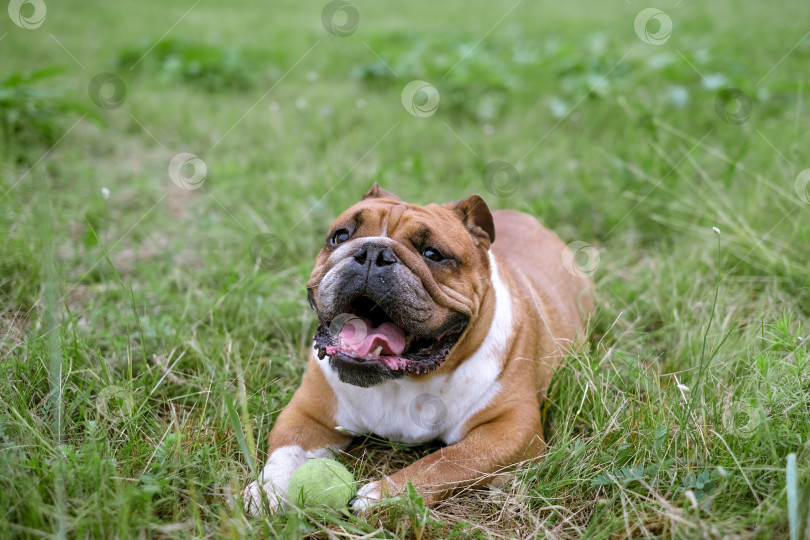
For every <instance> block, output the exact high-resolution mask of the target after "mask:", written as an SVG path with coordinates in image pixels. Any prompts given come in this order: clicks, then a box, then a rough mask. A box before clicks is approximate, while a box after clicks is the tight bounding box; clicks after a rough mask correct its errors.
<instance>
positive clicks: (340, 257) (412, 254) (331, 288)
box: [307, 184, 495, 387]
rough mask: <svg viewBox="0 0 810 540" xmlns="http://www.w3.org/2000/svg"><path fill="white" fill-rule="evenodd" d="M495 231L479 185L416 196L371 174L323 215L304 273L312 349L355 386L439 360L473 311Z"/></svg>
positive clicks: (422, 368)
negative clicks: (436, 199) (359, 196)
mask: <svg viewBox="0 0 810 540" xmlns="http://www.w3.org/2000/svg"><path fill="white" fill-rule="evenodd" d="M494 240H495V227H494V224H493V221H492V214H491V213H490V211H489V208H488V207H487V205H486V203H485V202H484V200H483V199H482V198H481V197H479V196H478V195H472V196H470V197H468V198H466V199H464V200H461V201H458V202H454V203H447V204H443V205H441V206H439V205H435V204H429V205H427V206H418V205H415V204H409V203H406V202H405V201H403V200H401V199H400V198H399V197H397V196H396V195H393V194H392V193H389V192H387V191H385V190H384V189H382V188H380V187H379V186H377V184H374V187H372V188H371V189H370V190H369V191H368V192H367V193H366V194H365V196H364V198H363V200H362V201H360V202H359V203H357V204H355V205H354V206H352V207H351V208H349V209H348V210H346V211H345V212H343V214H341V215H340V217H338V218H337V220H336V221H335V223H334V224H333V225H332V228H331V230H330V231H329V234H328V235H327V237H326V242H325V244H324V246H323V249H322V250H321V252H320V253H319V254H318V257H317V259H316V260H315V268H314V269H313V271H312V276H311V278H310V280H309V282H308V283H307V290H308V294H309V301H310V304H311V305H312V307H313V309H315V311H316V312H317V313H318V318H319V321H320V322H319V325H318V332H317V334H316V335H315V347H316V348H317V349H318V356H319V358H321V359H323V358H324V357H326V356H328V357H329V364H330V366H331V367H332V369H334V370H335V372H336V373H337V374H338V377H339V378H340V380H342V381H343V382H346V383H350V384H354V385H356V386H363V387H368V386H373V385H375V384H379V383H381V382H383V381H385V380H388V379H398V378H401V377H404V376H406V375H408V374H423V373H428V372H430V371H433V370H434V369H436V368H438V367H439V366H441V365H442V364H443V363H444V361H445V359H446V358H447V356H448V354H450V352H451V350H452V349H453V347H454V346H455V345H456V343H458V341H459V340H460V338H461V337H462V335H463V334H464V332H465V330H466V329H467V328H468V327H469V325H470V324H471V322H472V321H474V320H475V318H476V317H477V316H478V310H479V307H480V305H481V302H482V300H483V295H484V293H485V292H486V290H487V286H488V284H489V276H490V269H489V258H488V255H487V251H488V250H489V247H490V244H491V243H492V242H493V241H494Z"/></svg>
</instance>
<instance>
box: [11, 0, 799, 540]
mask: <svg viewBox="0 0 810 540" xmlns="http://www.w3.org/2000/svg"><path fill="white" fill-rule="evenodd" d="M21 4H22V2H20V1H19V0H14V1H12V2H11V3H10V4H9V9H8V12H9V15H7V14H6V13H5V12H2V13H0V55H2V56H0V57H1V58H2V67H1V68H0V130H1V131H0V207H1V208H2V211H1V212H0V245H1V246H2V247H0V537H3V538H7V537H40V536H45V537H52V536H54V537H70V538H89V537H120V538H127V537H154V536H159V537H181V538H185V537H219V536H231V537H269V536H283V537H291V538H298V537H302V536H305V537H320V538H327V537H329V538H337V537H341V538H345V537H360V536H363V535H367V536H368V537H387V538H394V537H409V538H449V537H454V538H471V537H490V536H492V537H520V538H526V537H549V538H580V537H583V536H588V537H593V538H621V537H666V538H702V537H705V538H721V537H731V538H735V537H738V538H791V539H794V540H795V539H798V538H807V537H809V536H810V511H808V508H810V442H808V441H809V440H810V421H808V419H810V345H808V342H810V339H808V336H810V321H809V320H808V318H809V317H810V271H808V264H810V144H809V143H810V140H809V139H808V136H807V133H808V125H810V106H808V101H810V100H808V94H810V79H808V72H807V68H808V66H810V26H808V21H810V3H807V2H799V1H793V2H788V1H781V2H776V3H765V2H756V3H755V2H748V3H745V2H731V1H730V0H718V1H716V2H710V3H709V2H704V3H697V2H664V3H660V4H656V6H655V9H653V10H652V11H650V10H649V9H650V8H651V6H650V5H648V4H639V3H637V2H631V1H627V2H622V1H615V2H611V3H609V4H606V3H604V2H597V1H595V0H593V1H590V2H571V3H564V2H551V1H539V2H521V1H519V0H518V1H517V2H514V1H512V0H507V1H483V0H472V1H470V2H466V3H465V4H460V3H459V4H457V5H451V4H450V3H439V2H428V1H425V0H417V1H414V2H409V3H408V4H407V5H405V4H400V5H395V4H390V5H389V4H386V3H383V2H371V1H368V0H351V3H343V4H335V3H334V2H333V3H327V2H326V1H319V2H310V1H303V2H302V1H290V0H284V1H281V2H275V3H268V2H259V1H257V0H245V1H243V2H239V3H231V4H229V3H226V2H212V1H210V0H208V1H201V0H194V1H192V0H182V1H181V2H172V3H165V2H158V1H156V0H144V1H140V2H134V1H130V2H102V1H100V0H86V1H84V2H71V3H64V2H62V3H57V2H51V1H50V0H44V1H42V0H37V1H35V2H33V1H32V2H29V3H26V4H22V5H21ZM3 11H5V10H3ZM12 15H15V18H14V19H12ZM412 81H422V82H420V83H416V84H415V85H411V84H409V83H411V82H412ZM373 182H378V183H379V184H380V185H381V186H383V187H384V188H386V189H388V190H390V191H393V192H395V193H397V194H398V195H400V196H402V197H403V198H405V199H407V200H409V201H413V202H417V203H424V204H426V203H428V202H443V201H451V200H457V199H460V198H462V197H464V196H466V195H468V194H470V193H479V194H481V195H482V196H483V197H484V198H485V199H486V200H487V202H488V203H489V204H490V206H491V207H492V208H515V209H518V210H521V211H524V212H527V213H530V214H533V215H534V216H536V217H537V219H539V220H540V221H541V222H542V223H544V224H545V225H547V226H548V227H550V228H552V229H553V230H555V231H556V232H557V233H558V234H559V235H560V236H561V238H563V240H565V242H566V243H572V248H573V249H574V250H578V251H577V256H576V257H575V259H574V260H575V262H576V264H577V265H579V266H580V268H581V269H582V271H585V272H587V273H588V274H589V275H592V279H593V280H594V282H595V283H596V287H597V297H598V298H597V313H596V315H595V317H594V318H593V320H592V321H591V323H590V330H591V331H590V336H591V339H590V340H589V342H588V345H587V347H585V349H584V350H583V351H581V352H578V353H576V354H572V355H571V356H570V357H569V358H568V359H567V361H566V362H565V363H564V364H563V365H561V366H560V368H559V369H558V371H557V373H556V375H555V379H554V382H553V385H552V388H551V391H550V399H549V400H548V401H547V402H546V403H545V405H544V409H543V413H544V419H545V420H544V421H545V427H546V433H547V434H548V441H549V448H548V451H547V454H546V456H545V459H544V460H543V461H541V462H537V463H526V464H523V465H522V466H521V467H520V468H518V469H517V470H516V471H512V472H508V473H506V474H504V475H503V476H502V477H501V482H500V485H499V486H498V487H494V486H493V487H491V488H489V489H481V490H467V491H464V492H462V493H460V494H459V495H458V496H456V497H454V498H452V499H450V500H449V501H447V502H446V503H442V504H440V505H439V506H437V507H435V508H432V509H430V510H429V511H427V512H426V511H425V510H424V509H423V508H422V506H421V502H420V500H419V498H418V496H415V495H413V494H412V495H411V496H408V497H403V498H401V499H400V500H398V501H395V502H394V503H392V505H391V506H390V507H388V508H387V509H386V510H384V511H382V512H381V513H380V514H379V515H375V516H373V518H371V519H369V520H368V522H366V521H364V520H362V519H358V518H356V517H353V516H350V515H345V516H331V517H329V516H327V517H323V516H313V515H309V514H307V513H301V512H296V511H290V512H288V513H287V514H285V515H282V516H270V517H264V518H259V519H253V518H248V517H246V516H245V515H244V513H243V511H242V508H241V504H240V503H239V501H238V500H237V499H235V496H237V495H238V493H239V491H240V490H241V488H242V487H243V486H244V485H245V484H246V483H247V482H248V481H249V480H250V479H251V476H252V474H253V473H252V468H253V467H255V466H257V464H259V463H260V462H261V461H263V460H264V459H265V457H266V435H267V433H268V431H269V428H270V427H271V426H272V425H273V422H274V419H275V418H276V416H277V415H278V413H279V411H280V410H281V409H282V408H283V407H284V405H285V404H286V403H287V402H288V401H289V399H290V397H291V395H292V393H293V391H294V390H295V388H296V387H297V385H298V383H299V382H300V380H301V376H302V374H303V370H304V368H305V365H306V363H305V360H304V359H305V356H306V355H307V354H308V351H309V349H310V347H311V336H312V334H313V330H314V326H315V316H314V313H313V312H312V311H311V310H310V309H309V306H308V304H307V300H306V293H305V289H304V282H305V281H306V279H307V277H308V275H309V272H310V270H311V265H312V261H313V259H314V256H315V254H316V253H317V251H318V250H319V249H320V246H321V244H322V243H323V239H324V237H325V234H326V232H327V228H328V227H329V225H330V223H331V222H332V220H333V219H334V217H335V216H336V215H337V214H338V213H339V212H341V211H342V210H343V209H345V208H346V207H348V206H349V205H351V204H352V203H354V202H355V201H357V200H359V198H360V196H361V195H362V193H363V192H364V191H365V190H366V189H368V188H369V187H370V186H371V185H372V183H373ZM575 242H576V244H574V243H575ZM802 338H804V339H802ZM428 451H430V448H405V449H403V448H401V447H398V446H395V445H391V444H389V443H386V442H385V441H379V440H376V439H373V438H370V439H363V438H359V439H358V440H357V443H356V445H355V446H354V448H353V449H352V450H351V451H350V452H349V453H347V454H345V455H342V456H340V459H341V461H343V462H344V463H345V464H346V465H347V466H349V467H350V469H351V470H352V471H353V472H354V474H355V477H357V478H358V479H372V478H376V477H378V476H379V475H381V474H384V473H385V472H386V471H391V470H394V469H395V468H396V467H399V466H402V465H403V464H405V463H407V462H409V461H412V460H413V459H415V458H416V457H418V456H420V455H423V454H424V453H426V452H428Z"/></svg>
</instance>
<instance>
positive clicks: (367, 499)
mask: <svg viewBox="0 0 810 540" xmlns="http://www.w3.org/2000/svg"><path fill="white" fill-rule="evenodd" d="M383 480H385V481H386V483H387V486H386V488H387V489H386V490H385V492H383V484H382V482H383ZM383 480H375V481H373V482H369V483H368V484H366V485H364V486H363V487H361V488H360V489H358V490H357V495H356V496H355V497H354V498H353V499H352V500H351V503H350V504H351V507H352V512H354V513H355V514H363V513H367V512H368V510H369V509H370V508H371V507H373V506H377V505H378V504H380V502H382V501H383V499H385V498H387V497H391V496H393V495H395V494H396V493H397V491H398V490H397V486H396V485H395V484H394V482H392V481H391V479H390V478H388V477H387V476H385V477H383Z"/></svg>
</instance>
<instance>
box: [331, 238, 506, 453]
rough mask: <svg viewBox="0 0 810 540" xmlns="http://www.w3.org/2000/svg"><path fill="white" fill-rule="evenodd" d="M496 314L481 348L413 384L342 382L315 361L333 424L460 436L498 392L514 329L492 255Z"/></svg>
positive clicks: (396, 435)
mask: <svg viewBox="0 0 810 540" xmlns="http://www.w3.org/2000/svg"><path fill="white" fill-rule="evenodd" d="M489 260H490V266H491V267H492V277H491V279H492V284H493V287H494V290H495V315H494V317H493V319H492V324H491V325H490V328H489V331H488V332H487V335H486V337H485V338H484V341H483V343H482V344H481V347H480V348H479V349H478V350H477V351H476V352H475V353H474V354H473V355H472V356H471V357H470V358H468V359H467V360H466V361H465V362H463V363H462V364H461V365H460V366H459V367H458V369H456V370H455V371H454V372H453V373H451V374H448V375H442V376H437V377H431V378H430V379H429V380H428V381H426V382H417V381H414V380H412V379H411V378H410V377H406V378H404V379H400V380H396V381H386V382H384V383H382V384H378V385H377V386H373V387H371V388H360V387H358V386H353V385H350V384H346V383H343V382H341V381H340V380H339V379H338V377H337V374H336V373H335V372H334V371H332V369H331V368H330V367H329V364H328V363H327V362H326V361H319V362H317V363H318V365H319V366H320V367H321V370H322V371H323V373H324V376H325V377H326V380H327V381H328V382H329V385H330V386H331V387H332V390H333V391H334V392H335V395H336V396H337V412H336V415H335V416H336V417H335V422H336V424H337V425H339V426H342V427H344V428H346V429H348V430H349V431H352V432H358V433H372V432H373V433H376V434H377V435H380V436H382V437H385V438H386V439H389V440H392V441H397V442H402V443H409V444H414V443H423V442H427V441H430V440H434V439H439V440H442V441H444V442H445V443H447V444H453V443H456V442H458V441H459V440H461V439H462V438H463V437H464V435H466V433H463V432H462V429H463V427H464V425H465V423H466V422H467V420H468V419H469V418H470V417H471V416H472V415H474V414H475V413H477V412H478V411H480V410H481V409H483V408H484V407H486V406H487V404H489V402H490V401H491V400H492V398H493V397H494V396H495V395H496V394H497V393H498V391H499V390H500V385H499V383H498V376H499V375H500V373H501V359H502V358H503V355H504V354H505V351H506V347H507V344H508V341H509V338H510V335H511V333H512V298H511V296H510V294H509V289H508V288H507V287H506V285H504V283H503V281H502V280H501V278H500V276H499V274H498V267H497V264H496V262H495V258H494V257H493V256H492V254H490V256H489Z"/></svg>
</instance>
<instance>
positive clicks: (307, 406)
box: [242, 360, 351, 515]
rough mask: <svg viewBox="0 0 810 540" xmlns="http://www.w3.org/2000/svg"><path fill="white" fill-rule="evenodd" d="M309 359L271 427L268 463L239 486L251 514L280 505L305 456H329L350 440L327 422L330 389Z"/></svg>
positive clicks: (282, 505)
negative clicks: (257, 475) (303, 374)
mask: <svg viewBox="0 0 810 540" xmlns="http://www.w3.org/2000/svg"><path fill="white" fill-rule="evenodd" d="M312 362H313V360H310V366H309V369H308V371H307V373H306V375H305V376H304V380H303V382H302V383H301V386H300V387H299V388H298V390H297V391H296V392H295V395H293V398H292V400H291V401H290V404H289V405H287V407H286V408H285V409H284V410H283V411H281V414H280V415H279V417H278V420H277V421H276V424H275V426H273V429H272V430H271V431H270V435H269V437H268V452H269V458H268V459H267V464H266V465H265V466H264V469H262V471H261V473H259V477H258V479H257V480H256V481H254V482H251V483H250V484H248V486H247V487H245V489H244V490H242V500H243V502H244V506H245V511H246V512H248V513H250V514H253V515H257V514H259V513H260V512H261V511H262V510H263V509H266V510H269V511H270V512H276V511H279V510H281V509H283V508H284V506H285V505H286V504H287V500H286V499H287V487H288V486H289V484H290V478H291V477H292V475H293V473H294V472H295V470H296V469H297V468H298V467H300V466H301V465H303V464H304V463H305V462H306V460H308V459H311V458H316V457H330V456H331V455H332V452H333V450H340V449H342V448H345V447H346V445H348V443H349V442H350V440H351V438H350V437H348V436H347V435H345V434H344V433H341V432H339V431H337V430H335V426H334V423H330V422H329V420H330V419H331V418H332V410H333V406H334V404H333V395H332V391H331V389H330V388H329V385H328V383H327V382H326V380H325V379H324V378H323V373H322V372H321V370H320V368H319V367H318V366H313V365H312ZM324 422H326V423H324Z"/></svg>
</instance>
